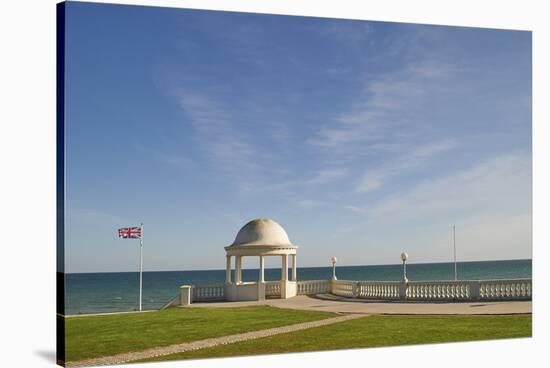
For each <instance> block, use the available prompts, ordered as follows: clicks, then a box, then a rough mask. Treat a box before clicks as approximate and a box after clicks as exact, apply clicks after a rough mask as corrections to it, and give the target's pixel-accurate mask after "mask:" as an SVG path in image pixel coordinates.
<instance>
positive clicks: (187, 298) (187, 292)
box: [180, 285, 193, 305]
mask: <svg viewBox="0 0 550 368" xmlns="http://www.w3.org/2000/svg"><path fill="white" fill-rule="evenodd" d="M192 296H193V292H192V287H191V286H190V285H182V286H180V304H181V305H189V304H191V302H192V300H193V298H192Z"/></svg>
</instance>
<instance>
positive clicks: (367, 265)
mask: <svg viewBox="0 0 550 368" xmlns="http://www.w3.org/2000/svg"><path fill="white" fill-rule="evenodd" d="M506 261H531V262H532V261H533V258H516V259H491V260H476V261H472V260H466V261H457V262H456V263H457V264H459V263H475V262H506ZM442 263H450V264H454V262H453V261H450V262H449V261H445V262H443V261H440V262H415V263H412V262H411V263H409V262H407V264H408V265H422V264H442ZM401 264H402V263H386V264H360V265H340V266H338V264H337V265H336V267H364V266H366V267H378V266H379V267H382V266H401ZM323 267H329V268H330V267H332V266H331V265H327V266H303V267H299V266H298V267H297V269H300V268H323ZM258 269H259V268H243V270H258ZM265 269H266V270H279V269H280V267H270V268H265ZM289 269H290V267H289ZM231 270H232V271H233V268H232V269H231ZM198 271H205V272H206V271H224V272H225V268H207V269H186V270H143V272H198ZM57 273H65V274H88V273H139V270H136V271H83V272H82V271H77V272H57Z"/></svg>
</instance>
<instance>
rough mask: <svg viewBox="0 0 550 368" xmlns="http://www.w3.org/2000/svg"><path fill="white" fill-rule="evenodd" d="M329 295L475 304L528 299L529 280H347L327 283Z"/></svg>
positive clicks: (531, 292) (530, 292)
mask: <svg viewBox="0 0 550 368" xmlns="http://www.w3.org/2000/svg"><path fill="white" fill-rule="evenodd" d="M331 285H332V287H331V291H330V292H331V293H332V294H334V295H338V296H344V297H348V298H361V299H375V300H395V299H401V300H418V301H476V300H530V299H531V297H532V294H533V289H532V282H531V279H508V280H506V279H503V280H471V281H470V280H468V281H411V282H407V283H402V282H400V281H351V280H337V281H336V280H335V281H332V282H331Z"/></svg>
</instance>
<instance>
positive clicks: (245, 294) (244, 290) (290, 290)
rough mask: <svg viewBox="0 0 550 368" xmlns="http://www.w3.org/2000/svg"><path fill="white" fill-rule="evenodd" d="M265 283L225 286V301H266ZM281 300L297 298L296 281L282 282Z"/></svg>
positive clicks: (229, 284)
mask: <svg viewBox="0 0 550 368" xmlns="http://www.w3.org/2000/svg"><path fill="white" fill-rule="evenodd" d="M265 289H266V283H265V282H240V283H227V284H225V299H226V300H228V301H232V302H235V301H253V300H265V296H266V292H265ZM280 290H281V291H280V296H279V297H280V298H281V299H288V298H292V297H294V296H296V294H297V283H296V281H281V287H280Z"/></svg>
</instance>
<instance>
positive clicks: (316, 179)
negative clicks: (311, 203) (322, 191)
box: [305, 167, 349, 185]
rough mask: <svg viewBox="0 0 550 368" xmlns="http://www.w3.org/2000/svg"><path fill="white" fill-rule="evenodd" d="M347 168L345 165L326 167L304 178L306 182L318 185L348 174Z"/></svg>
mask: <svg viewBox="0 0 550 368" xmlns="http://www.w3.org/2000/svg"><path fill="white" fill-rule="evenodd" d="M348 173H349V169H348V168H346V167H327V168H324V169H322V170H320V171H318V172H317V173H316V174H315V175H314V176H313V177H312V178H310V179H309V180H306V181H305V183H306V184H310V185H318V184H325V183H328V182H331V181H334V180H337V179H339V178H342V177H344V176H346V175H348Z"/></svg>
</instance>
